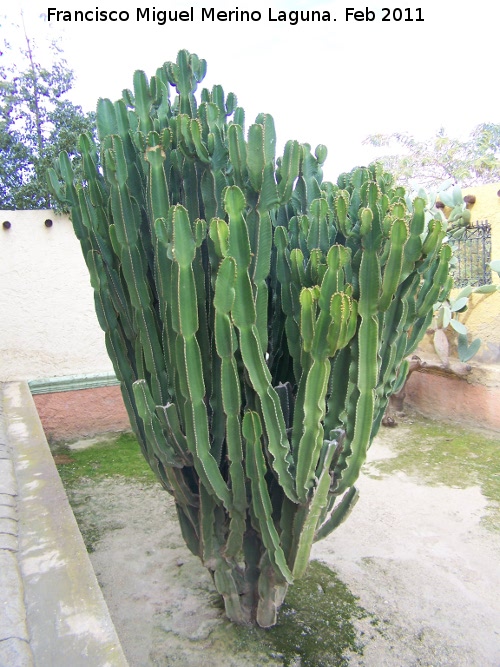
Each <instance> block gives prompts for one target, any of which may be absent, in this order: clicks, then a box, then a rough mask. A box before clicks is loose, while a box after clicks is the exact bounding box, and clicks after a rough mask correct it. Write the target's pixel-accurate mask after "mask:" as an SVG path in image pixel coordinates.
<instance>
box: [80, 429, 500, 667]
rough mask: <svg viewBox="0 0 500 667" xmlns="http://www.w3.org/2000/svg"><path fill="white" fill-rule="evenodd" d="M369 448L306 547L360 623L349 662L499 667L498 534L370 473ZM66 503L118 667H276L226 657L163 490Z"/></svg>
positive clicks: (421, 492) (449, 495)
mask: <svg viewBox="0 0 500 667" xmlns="http://www.w3.org/2000/svg"><path fill="white" fill-rule="evenodd" d="M391 435H392V434H391ZM370 451H371V457H370V461H371V462H370V463H368V465H367V466H366V467H365V474H364V475H363V476H362V477H361V478H360V480H359V485H358V486H359V489H360V491H361V497H360V500H359V502H358V504H357V506H356V508H355V509H354V511H353V513H352V515H351V516H350V517H349V519H348V521H346V523H344V524H343V525H342V526H341V527H340V528H339V529H338V530H337V531H336V532H335V533H333V534H332V535H331V536H330V537H329V538H327V539H326V540H324V541H323V542H320V543H318V544H317V545H315V546H314V550H313V557H314V558H316V559H319V560H321V561H323V562H324V563H326V564H327V565H329V566H331V567H332V568H334V569H335V571H336V572H337V573H338V574H339V576H340V578H341V580H342V581H343V582H344V583H345V584H346V585H347V586H348V587H349V589H350V590H351V591H352V593H353V594H354V595H356V596H358V597H359V603H360V605H362V606H363V607H364V608H365V609H366V610H367V611H368V612H369V613H370V616H368V617H367V618H365V619H362V620H355V621H354V620H353V622H354V623H355V624H356V626H357V629H358V631H359V637H360V640H361V641H362V643H363V644H364V650H363V655H362V656H360V655H357V654H354V653H353V654H352V655H350V656H348V659H349V665H356V666H360V667H361V666H365V667H379V666H380V667H382V666H383V667H413V666H426V667H431V666H432V667H438V666H440V665H449V666H451V667H462V666H463V667H500V593H499V592H500V565H499V564H500V535H499V534H498V533H494V532H492V531H491V530H488V529H487V528H486V527H484V525H483V524H482V523H481V517H482V516H483V515H484V513H485V508H486V500H485V498H484V497H483V496H482V495H481V493H480V490H479V489H478V488H476V487H470V488H467V489H457V488H449V487H446V486H426V485H421V484H418V483H417V482H416V480H414V479H411V478H410V477H408V476H406V475H405V474H403V473H397V474H393V475H390V476H384V477H383V478H380V477H378V478H377V477H373V476H370V471H373V469H374V466H376V461H377V459H380V458H384V457H388V456H391V455H392V454H391V449H390V446H389V445H388V444H387V442H383V441H381V440H379V442H377V443H376V444H374V446H373V447H372V449H371V450H370ZM73 502H76V503H78V504H79V505H80V507H79V509H77V514H79V519H80V520H81V521H84V522H85V524H86V529H87V530H91V531H95V535H96V541H95V544H94V549H95V550H94V551H93V553H92V554H91V559H92V562H93V565H94V568H95V571H96V574H97V577H98V579H99V582H100V584H101V586H102V589H103V592H104V595H105V598H106V601H107V603H108V606H109V609H110V612H111V615H112V618H113V620H114V623H115V625H116V629H117V631H118V634H119V636H120V639H121V642H122V645H123V648H124V651H125V654H126V656H127V658H128V660H129V662H130V665H131V667H149V666H158V667H199V666H200V665H203V667H259V666H260V665H266V666H267V667H273V666H276V667H277V666H281V665H283V661H282V660H281V659H280V658H279V655H278V656H276V655H271V654H270V653H269V651H267V653H266V651H264V650H262V652H260V653H259V647H258V646H256V647H255V649H254V650H252V651H250V649H249V648H248V646H246V647H245V646H240V647H239V648H238V647H237V648H235V645H234V642H233V639H234V636H233V635H234V633H233V630H232V628H231V627H230V625H229V624H228V623H227V622H226V621H225V620H224V617H223V614H222V611H221V608H220V605H219V603H218V598H217V594H216V592H215V590H214V588H213V586H212V582H211V579H210V576H209V575H208V573H207V572H206V571H205V570H204V568H203V567H202V566H201V564H200V563H199V562H198V561H197V560H196V559H195V558H194V557H193V556H191V554H190V553H189V552H188V551H187V549H186V548H185V547H184V545H183V542H182V538H181V537H180V531H179V528H178V526H177V523H176V519H175V512H174V509H173V506H172V502H171V500H170V498H169V496H168V495H167V494H166V493H165V492H163V491H162V490H161V489H159V488H158V489H157V488H154V487H144V486H141V485H139V484H137V483H131V482H125V481H116V480H105V481H101V482H90V481H89V482H86V483H85V484H83V485H82V486H81V488H79V489H78V490H77V491H75V492H74V497H73ZM374 618H375V619H377V629H374V625H373V619H374ZM229 647H231V648H229ZM299 665H300V660H299V661H296V662H295V664H294V666H293V667H299ZM329 667H334V665H331V666H329Z"/></svg>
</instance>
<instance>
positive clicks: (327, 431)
mask: <svg viewBox="0 0 500 667" xmlns="http://www.w3.org/2000/svg"><path fill="white" fill-rule="evenodd" d="M205 71H206V63H205V62H204V61H203V60H201V59H199V58H198V57H197V56H196V55H194V54H190V53H188V52H187V51H181V52H180V53H179V54H178V57H177V61H176V62H175V63H166V64H165V65H164V66H163V67H161V68H159V69H158V70H157V72H156V74H155V76H153V77H151V79H150V80H148V79H147V77H146V75H145V74H144V73H142V72H136V74H135V75H134V89H133V91H124V94H123V99H121V100H119V101H117V102H115V103H114V104H113V103H112V102H111V101H109V100H100V101H99V104H98V109H97V124H98V131H99V150H97V148H96V146H94V145H93V144H92V141H91V139H90V138H89V137H88V136H85V135H84V136H82V137H81V139H80V152H81V154H82V159H83V165H84V170H85V179H86V181H85V183H84V184H76V183H75V182H74V176H73V173H72V170H71V164H70V163H69V160H68V158H67V156H65V155H61V157H60V160H59V162H58V164H57V165H56V168H55V170H52V171H51V172H50V174H49V178H50V183H51V187H52V189H53V191H54V193H55V195H56V196H57V197H58V198H59V199H60V200H62V201H64V202H65V203H66V204H67V205H69V206H70V208H71V214H72V220H73V224H74V228H75V232H76V234H77V236H78V238H79V240H80V242H81V246H82V251H83V253H84V257H85V261H86V263H87V266H88V270H89V273H90V278H91V284H92V286H93V288H94V292H95V306H96V312H97V316H98V319H99V323H100V325H101V327H102V328H103V330H104V332H105V340H106V345H107V349H108V352H109V355H110V357H111V359H112V361H113V364H114V368H115V371H116V375H117V377H118V378H119V380H120V383H121V389H122V393H123V398H124V401H125V404H126V407H127V410H128V412H129V415H130V421H131V425H132V428H133V429H134V431H135V433H136V435H137V438H138V440H139V443H140V446H141V448H142V451H143V454H144V456H145V457H146V459H147V460H148V462H149V464H150V465H151V467H152V468H153V470H154V471H155V472H156V474H157V475H158V478H159V479H160V481H161V483H162V485H163V486H164V487H165V489H166V490H167V491H168V492H169V493H171V494H172V495H173V497H174V500H175V504H176V508H177V513H178V517H179V522H180V526H181V530H182V534H183V536H184V539H185V541H186V544H187V546H188V547H189V549H190V550H191V551H192V552H193V553H194V554H196V555H197V556H199V557H200V558H201V559H202V561H203V562H204V564H205V565H206V567H207V568H208V569H209V570H210V571H211V572H212V574H213V578H214V582H215V585H216V587H217V589H218V591H219V592H220V594H221V595H222V596H223V598H224V601H225V605H226V612H227V614H228V616H229V618H231V619H232V620H234V621H236V622H238V623H254V622H256V623H258V624H259V625H261V626H263V627H268V626H271V625H273V624H274V623H275V622H276V617H277V611H278V609H279V606H280V605H281V603H282V601H283V599H284V595H285V593H286V589H287V586H288V585H289V584H290V583H292V581H293V579H294V577H298V576H300V575H301V574H302V573H303V572H304V570H305V568H306V567H307V562H308V559H309V554H310V550H311V546H312V544H313V542H314V541H315V540H316V539H320V538H322V537H325V536H326V535H328V534H329V533H330V532H331V531H332V530H334V528H336V527H337V526H338V525H339V524H340V523H341V522H342V521H343V520H344V519H345V517H346V516H347V515H348V513H349V511H350V510H351V508H352V506H353V504H354V503H355V501H356V499H357V492H356V489H355V486H354V484H355V482H356V479H357V477H358V475H359V471H360V468H361V465H362V464H363V461H364V460H365V457H366V452H367V449H368V447H369V446H370V444H371V442H372V440H373V437H374V436H375V434H376V432H377V430H378V427H379V424H380V420H381V417H382V415H383V413H384V410H385V407H386V404H387V401H388V399H389V396H390V395H391V393H392V391H393V390H394V388H395V387H396V386H398V385H400V383H401V381H402V376H403V375H404V373H405V372H406V365H405V364H404V359H405V357H406V356H407V355H408V354H409V353H410V352H411V351H412V349H414V347H415V346H416V344H417V343H418V341H419V340H420V338H421V336H422V335H423V333H424V332H425V329H426V327H427V325H428V323H429V319H430V317H431V315H432V306H433V304H434V302H435V301H436V300H437V299H438V298H440V299H442V298H443V295H444V293H445V292H446V291H447V290H449V280H448V268H449V260H450V250H449V247H448V246H446V245H443V241H444V237H445V233H446V230H445V228H444V225H443V223H442V222H440V221H438V220H433V221H431V222H430V223H429V224H425V220H424V206H423V202H422V201H421V200H419V199H416V200H415V201H414V202H413V205H412V207H411V210H409V209H408V207H407V205H406V204H405V201H404V191H402V190H401V189H400V188H395V187H394V185H393V183H392V179H391V177H390V176H388V175H387V174H384V173H382V171H381V170H380V169H379V168H378V167H370V168H359V169H355V170H354V171H352V172H351V173H350V174H343V175H341V176H340V177H339V179H338V182H337V183H336V184H332V183H328V182H324V181H323V177H322V168H321V167H322V164H323V162H324V160H325V159H326V148H325V147H324V146H318V147H317V148H316V151H315V152H314V153H313V152H312V151H311V148H310V146H308V145H307V144H299V143H298V142H296V141H289V142H288V143H287V144H286V146H285V150H284V155H283V156H282V157H281V158H278V159H276V156H275V144H276V136H275V132H274V123H273V120H272V118H271V117H270V116H268V115H265V114H261V115H259V116H258V117H257V119H256V121H255V123H254V124H252V125H251V126H250V127H249V129H248V132H247V133H245V129H244V111H243V110H242V109H241V108H239V107H237V102H236V97H235V96H234V95H233V94H232V93H230V94H229V95H227V97H226V96H225V95H224V91H223V90H222V88H221V87H220V86H215V87H214V88H213V89H212V91H209V90H207V89H203V91H202V92H201V96H200V100H198V99H197V98H196V97H195V91H196V89H197V85H198V83H199V82H201V81H202V79H203V77H204V74H205ZM172 87H174V88H175V89H176V90H177V95H176V96H175V97H174V98H173V99H172V98H171V96H170V90H171V88H172ZM245 137H246V138H245Z"/></svg>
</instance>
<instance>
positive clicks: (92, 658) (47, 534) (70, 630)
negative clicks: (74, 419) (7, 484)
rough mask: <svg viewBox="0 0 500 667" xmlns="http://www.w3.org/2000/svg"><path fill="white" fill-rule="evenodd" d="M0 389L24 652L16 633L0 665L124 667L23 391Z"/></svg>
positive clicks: (22, 387) (11, 386) (20, 386)
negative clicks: (12, 489)
mask: <svg viewBox="0 0 500 667" xmlns="http://www.w3.org/2000/svg"><path fill="white" fill-rule="evenodd" d="M2 389H3V420H4V425H5V432H6V437H7V442H8V444H9V445H10V448H11V454H12V462H13V465H14V471H15V475H16V478H17V493H18V495H17V503H16V504H17V518H18V542H19V551H18V554H17V561H18V563H19V569H20V572H21V575H22V583H23V584H24V605H25V617H26V625H27V636H29V646H28V642H27V641H26V637H23V636H19V634H17V635H15V636H14V637H12V639H13V640H15V641H10V639H9V642H10V643H9V642H7V643H9V645H7V643H6V642H5V641H3V642H0V646H2V645H3V647H2V649H1V651H9V655H10V656H11V658H12V659H11V658H9V659H8V660H7V662H5V661H4V659H7V657H8V656H4V655H3V654H2V652H1V651H0V664H2V665H3V664H8V665H16V667H17V665H23V666H24V665H30V664H32V663H30V662H29V655H28V657H26V651H27V650H28V649H29V650H30V651H31V652H32V653H33V656H34V664H35V665H40V666H42V665H44V666H45V665H50V666H51V667H68V665H70V666H71V667H89V665H92V666H94V665H96V666H97V665H99V666H100V667H127V661H126V659H125V656H124V654H123V651H122V648H121V645H120V642H119V639H118V636H117V634H116V630H115V628H114V626H113V623H112V621H111V618H110V615H109V611H108V608H107V606H106V603H105V601H104V598H103V596H102V593H101V590H100V588H99V584H98V582H97V579H96V577H95V573H94V570H93V568H92V565H91V563H90V560H89V557H88V554H87V551H86V548H85V545H84V543H83V539H82V537H81V534H80V531H79V529H78V526H77V524H76V521H75V518H74V516H73V512H72V511H71V508H70V506H69V503H68V499H67V497H66V493H65V491H64V488H63V486H62V483H61V480H60V478H59V474H58V472H57V469H56V467H55V464H54V460H53V458H52V455H51V453H50V450H49V447H48V444H47V440H46V438H45V435H44V432H43V429H42V425H41V422H40V419H39V417H38V414H37V412H36V408H35V405H34V402H33V399H32V396H31V393H30V390H29V387H28V385H27V383H26V382H10V383H6V384H4V385H3V387H2ZM6 497H11V496H9V495H7V494H6ZM4 553H5V552H4ZM9 556H10V557H12V556H14V554H13V553H12V552H10V554H9ZM0 570H2V571H3V567H0ZM9 581H10V583H11V585H12V586H13V587H14V588H16V592H15V593H14V592H12V594H11V593H8V590H9V589H7V591H6V589H5V588H4V587H3V585H2V586H1V587H0V590H1V596H2V598H3V597H4V595H5V593H7V595H6V597H7V601H6V602H5V603H6V604H9V603H10V602H9V601H12V600H13V601H14V602H15V603H16V608H15V609H13V610H12V614H11V615H10V617H11V618H15V614H19V604H18V603H20V598H21V597H22V591H21V590H19V585H17V586H16V583H17V584H19V582H16V581H14V577H13V576H11V577H10V580H9ZM2 601H3V599H2ZM21 613H22V610H21ZM17 620H18V621H19V623H20V624H21V626H22V620H20V619H19V618H17ZM5 639H7V638H5ZM16 655H17V656H18V659H17V658H16V659H14V657H15V656H16Z"/></svg>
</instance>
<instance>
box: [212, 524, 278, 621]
mask: <svg viewBox="0 0 500 667" xmlns="http://www.w3.org/2000/svg"><path fill="white" fill-rule="evenodd" d="M244 551H245V562H244V563H236V562H234V563H229V562H228V561H225V560H224V561H220V562H219V563H218V564H217V565H216V566H215V570H214V569H213V566H212V565H211V564H209V563H205V566H206V567H208V569H209V570H210V571H211V574H212V577H213V579H214V584H215V587H216V589H217V591H218V592H219V593H220V595H221V596H222V598H223V600H224V607H225V612H226V615H227V617H228V619H229V620H230V621H232V622H233V623H237V624H238V625H246V626H255V625H258V626H259V627H261V628H270V627H272V626H273V625H276V622H277V619H278V611H279V609H280V607H281V605H282V604H283V601H284V599H285V595H286V592H287V590H288V583H287V582H286V581H285V580H284V579H282V578H281V577H279V575H277V573H276V572H275V569H274V567H273V565H272V564H271V562H270V561H269V558H268V556H267V553H266V551H265V548H264V546H263V544H262V542H261V540H260V539H259V535H258V533H257V532H256V531H255V530H254V529H253V528H249V529H248V530H247V532H246V533H245V537H244ZM228 584H229V585H228Z"/></svg>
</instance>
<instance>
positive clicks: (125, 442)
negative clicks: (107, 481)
mask: <svg viewBox="0 0 500 667" xmlns="http://www.w3.org/2000/svg"><path fill="white" fill-rule="evenodd" d="M52 453H53V455H54V460H55V463H56V465H57V467H58V470H59V474H60V476H61V479H62V482H63V484H64V485H65V486H66V487H71V486H73V485H74V484H75V483H76V482H78V481H79V480H80V479H82V478H88V479H103V478H105V477H117V476H120V477H126V478H129V479H134V480H137V481H139V482H151V483H154V482H155V481H156V477H155V475H154V473H153V471H152V470H151V468H150V467H149V465H148V464H147V462H146V459H145V458H144V457H143V455H142V453H141V450H140V447H139V444H138V442H137V439H136V438H135V436H134V435H132V434H131V433H123V434H122V435H120V436H117V437H111V438H110V439H109V440H103V441H101V442H99V443H97V444H95V445H92V446H91V447H88V448H85V449H71V448H70V446H69V445H68V444H67V443H59V444H56V445H53V446H52Z"/></svg>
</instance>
